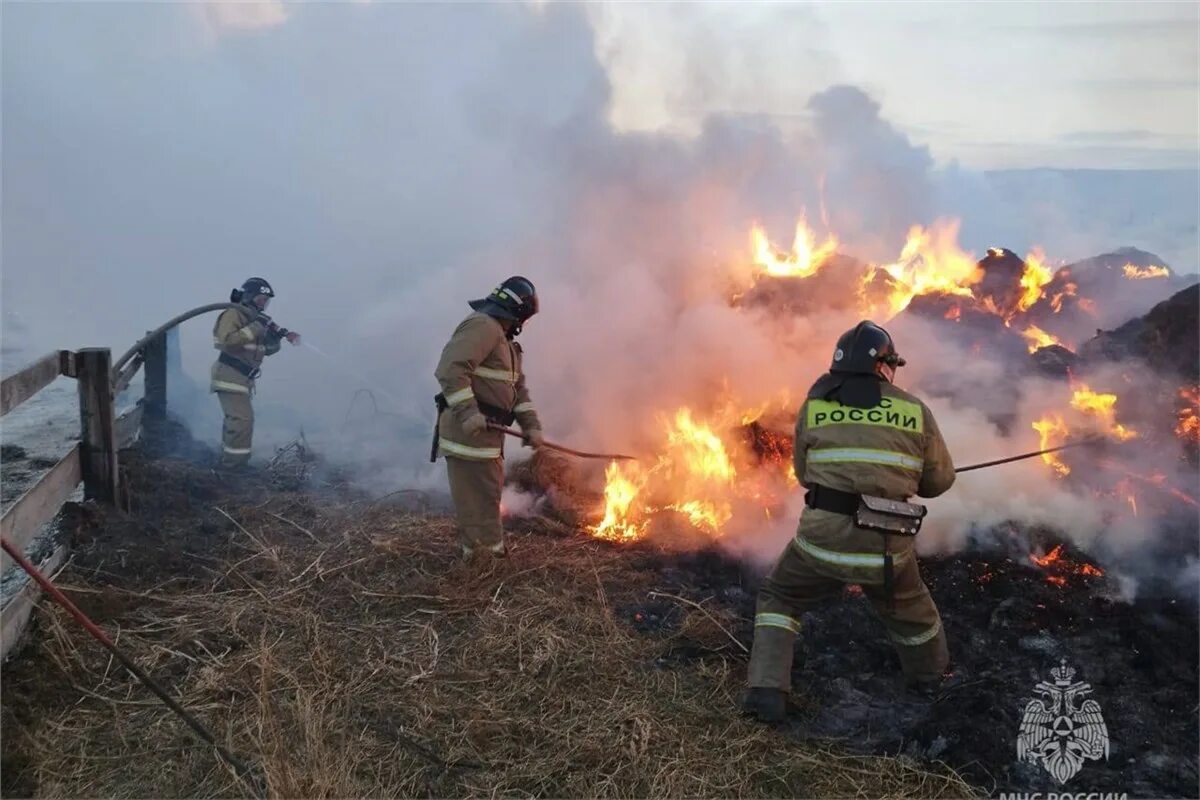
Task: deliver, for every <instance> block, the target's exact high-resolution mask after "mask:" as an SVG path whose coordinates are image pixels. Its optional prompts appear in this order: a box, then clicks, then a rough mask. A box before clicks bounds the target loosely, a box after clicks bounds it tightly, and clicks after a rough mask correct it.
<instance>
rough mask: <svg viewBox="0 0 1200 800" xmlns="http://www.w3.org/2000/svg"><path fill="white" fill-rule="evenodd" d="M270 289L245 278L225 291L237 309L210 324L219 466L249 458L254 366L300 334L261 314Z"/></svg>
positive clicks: (240, 463) (271, 293) (235, 464)
mask: <svg viewBox="0 0 1200 800" xmlns="http://www.w3.org/2000/svg"><path fill="white" fill-rule="evenodd" d="M274 296H275V291H274V290H273V289H272V288H271V284H269V283H267V282H266V281H265V280H263V279H262V278H250V279H249V280H247V281H246V282H245V283H243V284H242V288H240V289H234V290H233V292H232V293H230V296H229V301H230V302H232V303H240V304H241V305H240V307H239V308H227V309H225V310H224V311H223V312H221V316H219V317H217V324H216V325H215V326H214V327H213V347H215V348H217V350H218V351H219V355H218V356H217V362H216V363H215V364H213V367H212V383H211V385H210V389H211V390H212V391H213V392H215V393H216V395H217V398H218V399H219V400H220V401H221V410H222V411H223V412H225V423H224V425H223V427H222V430H221V466H222V467H226V468H238V467H243V466H245V465H246V463H247V462H248V461H249V460H250V448H251V443H252V441H253V438H254V408H253V407H252V406H251V404H250V397H251V396H252V395H253V394H254V381H255V379H256V378H258V374H259V367H260V366H261V365H262V362H263V359H264V358H265V357H267V356H270V355H274V354H275V353H278V352H279V348H280V343H281V342H282V341H283V340H284V339H287V340H288V341H289V342H291V343H292V344H296V343H297V342H299V341H300V335H299V334H298V333H296V332H294V331H289V330H287V329H286V328H281V327H279V326H278V325H276V324H275V323H274V322H272V321H271V320H270V318H269V317H267V316H266V315H265V314H263V312H264V311H265V310H266V308H267V304H268V303H270V302H271V298H272V297H274Z"/></svg>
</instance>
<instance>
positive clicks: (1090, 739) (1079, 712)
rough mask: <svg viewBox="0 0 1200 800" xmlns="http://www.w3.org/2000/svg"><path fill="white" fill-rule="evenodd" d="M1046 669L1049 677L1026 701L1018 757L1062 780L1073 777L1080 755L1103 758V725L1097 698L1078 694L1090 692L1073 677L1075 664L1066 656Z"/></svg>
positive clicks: (1105, 738)
mask: <svg viewBox="0 0 1200 800" xmlns="http://www.w3.org/2000/svg"><path fill="white" fill-rule="evenodd" d="M1050 674H1051V675H1052V676H1053V677H1054V683H1052V684H1050V683H1046V682H1045V681H1040V682H1039V683H1038V685H1037V686H1035V687H1033V691H1034V692H1035V693H1036V694H1040V695H1041V696H1042V697H1041V699H1034V700H1030V701H1029V704H1028V705H1026V706H1025V715H1024V716H1023V717H1021V732H1020V733H1019V734H1018V735H1017V758H1019V759H1021V760H1023V761H1028V762H1030V763H1031V764H1041V765H1042V767H1043V768H1044V769H1045V770H1046V771H1047V772H1049V773H1050V774H1051V775H1052V776H1053V777H1054V779H1055V780H1056V781H1058V782H1059V783H1060V784H1063V783H1066V782H1067V781H1069V780H1070V779H1071V778H1073V777H1075V774H1076V773H1077V772H1079V770H1080V769H1081V768H1082V767H1083V762H1084V761H1095V760H1097V759H1099V758H1100V757H1101V756H1103V757H1104V758H1105V759H1107V758H1108V727H1107V726H1106V725H1105V724H1104V716H1103V715H1102V714H1101V713H1100V704H1099V703H1097V702H1096V701H1095V700H1084V699H1083V698H1084V696H1085V695H1089V694H1091V693H1092V686H1091V684H1089V683H1084V682H1082V681H1079V682H1075V680H1074V678H1075V669H1074V668H1073V667H1069V666H1067V660H1066V659H1065V658H1064V659H1063V660H1062V662H1061V663H1060V665H1059V666H1057V667H1055V668H1054V669H1052V670H1050Z"/></svg>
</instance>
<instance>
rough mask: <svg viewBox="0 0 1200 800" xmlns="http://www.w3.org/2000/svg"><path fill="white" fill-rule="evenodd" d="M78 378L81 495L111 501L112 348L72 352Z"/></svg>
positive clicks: (114, 460) (115, 477) (115, 478)
mask: <svg viewBox="0 0 1200 800" xmlns="http://www.w3.org/2000/svg"><path fill="white" fill-rule="evenodd" d="M75 377H76V380H78V382H79V428H80V451H79V462H80V468H81V472H82V473H83V496H84V497H85V498H86V499H88V500H98V501H101V502H105V503H112V504H115V503H116V502H117V498H118V492H117V481H118V473H117V428H116V420H115V419H114V417H113V383H112V352H111V351H110V350H109V349H108V348H107V347H104V348H100V347H89V348H86V349H83V350H80V351H79V352H77V353H76V354H75Z"/></svg>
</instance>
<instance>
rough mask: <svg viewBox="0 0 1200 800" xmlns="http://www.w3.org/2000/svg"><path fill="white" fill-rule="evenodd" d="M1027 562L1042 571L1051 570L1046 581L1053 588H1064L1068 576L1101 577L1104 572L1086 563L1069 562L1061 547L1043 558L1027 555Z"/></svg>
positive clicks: (1057, 546) (1055, 548)
mask: <svg viewBox="0 0 1200 800" xmlns="http://www.w3.org/2000/svg"><path fill="white" fill-rule="evenodd" d="M1029 560H1030V561H1032V562H1033V563H1034V564H1036V565H1037V566H1039V567H1041V568H1042V569H1048V570H1052V571H1053V572H1052V574H1050V575H1047V576H1046V580H1047V581H1048V582H1049V583H1052V584H1054V585H1055V586H1066V585H1067V576H1068V575H1086V576H1088V577H1090V578H1099V577H1103V575H1104V570H1102V569H1100V568H1099V567H1097V566H1096V565H1095V564H1089V563H1087V562H1086V561H1071V560H1070V559H1068V558H1065V557H1064V556H1063V546H1062V545H1061V544H1059V545H1055V546H1054V548H1053V549H1052V550H1051V551H1050V552H1049V553H1046V554H1045V555H1043V556H1035V555H1034V554H1033V553H1030V554H1029Z"/></svg>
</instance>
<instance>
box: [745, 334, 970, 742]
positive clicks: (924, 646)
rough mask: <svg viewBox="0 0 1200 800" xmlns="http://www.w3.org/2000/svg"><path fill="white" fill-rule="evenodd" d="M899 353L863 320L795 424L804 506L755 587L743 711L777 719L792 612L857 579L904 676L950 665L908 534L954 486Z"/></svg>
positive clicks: (913, 677)
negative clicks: (900, 380) (898, 381)
mask: <svg viewBox="0 0 1200 800" xmlns="http://www.w3.org/2000/svg"><path fill="white" fill-rule="evenodd" d="M904 363H905V362H904V359H903V358H901V357H900V356H899V354H897V352H896V348H895V345H894V344H893V342H892V338H891V336H890V335H888V333H887V331H885V330H884V329H883V328H881V327H879V326H878V325H876V324H874V323H873V322H868V321H863V322H861V323H859V324H858V325H857V326H856V327H854V328H853V329H852V330H850V331H847V332H846V333H845V334H843V335H842V337H841V338H840V339H838V342H837V347H836V349H835V351H834V354H833V363H832V365H831V366H830V368H829V372H828V373H826V374H825V375H823V376H821V378H819V379H818V380H817V382H816V383H814V384H813V386H812V388H811V389H809V391H808V397H807V399H806V400H805V401H804V404H803V405H802V406H801V408H800V414H799V418H798V419H797V420H796V441H795V449H794V456H793V461H794V465H795V468H796V477H797V478H798V479H799V481H800V482H801V484H802V485H803V486H804V487H805V488H806V489H807V493H806V495H805V505H806V509H805V511H804V514H803V516H802V517H801V518H800V524H799V527H798V530H797V532H796V536H795V538H794V539H793V540H792V541H791V542H789V544H788V547H787V548H786V549H785V550H784V552H783V554H782V555H781V556H780V558H779V560H778V561H777V562H776V564H775V567H774V569H773V570H772V572H771V574H770V575H769V576H768V577H767V579H766V582H765V583H764V584H763V586H762V589H761V590H760V591H759V594H758V607H757V609H756V614H755V617H754V648H753V651H752V652H751V656H750V669H749V680H748V683H749V690H748V691H747V693H746V696H745V699H744V701H743V705H742V709H743V711H744V712H745V713H747V714H749V715H751V716H754V717H757V718H758V719H759V720H761V721H764V722H777V721H780V720H782V719H783V718H784V716H785V713H786V712H785V709H786V704H787V695H788V693H789V692H790V690H791V670H792V651H793V645H794V643H795V639H796V636H797V634H799V632H800V617H801V615H802V614H803V613H804V612H805V611H807V610H809V609H811V608H813V607H814V606H816V605H817V604H819V603H820V602H822V601H824V600H828V599H832V598H836V597H838V596H839V595H840V594H841V592H842V588H843V586H844V585H846V584H858V585H859V586H861V587H862V590H863V594H864V595H866V597H867V599H868V600H869V601H870V602H871V605H872V606H873V607H874V609H875V611H876V613H878V614H879V616H880V617H881V618H882V620H883V623H884V625H885V627H886V628H887V631H888V635H889V638H890V639H891V640H892V642H893V644H894V645H895V647H896V651H897V653H898V654H899V656H900V665H901V667H902V668H903V670H904V674H905V677H906V679H907V682H908V684H909V685H910V686H911V687H913V688H914V689H916V690H918V691H921V692H929V691H931V689H932V688H935V687H936V686H937V685H938V683H940V680H941V676H942V674H943V672H944V671H945V669H946V665H947V663H948V661H949V654H948V651H947V648H946V636H945V634H944V632H943V631H942V622H941V618H940V617H939V616H938V610H937V606H936V605H935V604H934V602H933V598H932V597H931V596H930V594H929V590H928V589H927V588H926V586H925V583H924V582H923V581H922V580H921V574H920V572H919V570H918V568H917V559H916V554H915V552H914V549H913V536H914V534H915V533H916V531H917V530H918V529H919V527H920V521H921V518H922V517H923V516H924V513H925V508H924V507H923V506H920V505H916V504H912V503H908V502H905V501H907V499H908V498H909V497H911V496H912V495H914V494H915V495H919V496H921V497H936V496H937V495H940V494H942V493H943V492H945V491H946V490H947V489H949V488H950V486H951V485H952V484H953V483H954V464H953V462H952V461H951V459H950V453H949V451H948V450H947V449H946V443H945V441H944V440H943V439H942V435H941V433H940V432H939V431H938V427H937V423H936V422H935V421H934V419H933V414H931V413H930V411H929V409H928V408H927V407H926V406H925V404H924V403H922V402H921V401H920V400H918V399H917V398H916V397H913V396H912V395H910V394H908V393H906V392H903V391H901V390H900V389H898V388H896V386H895V384H894V380H895V376H896V369H897V367H901V366H904Z"/></svg>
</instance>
